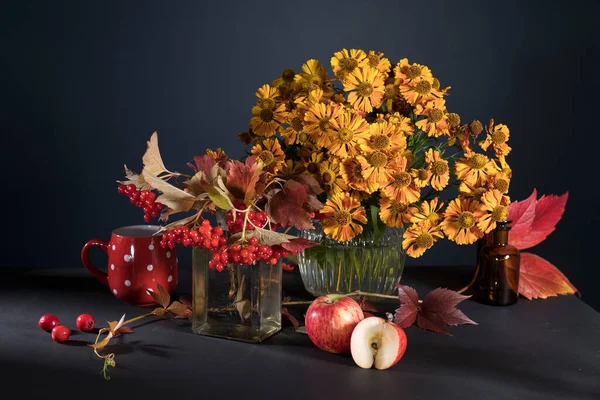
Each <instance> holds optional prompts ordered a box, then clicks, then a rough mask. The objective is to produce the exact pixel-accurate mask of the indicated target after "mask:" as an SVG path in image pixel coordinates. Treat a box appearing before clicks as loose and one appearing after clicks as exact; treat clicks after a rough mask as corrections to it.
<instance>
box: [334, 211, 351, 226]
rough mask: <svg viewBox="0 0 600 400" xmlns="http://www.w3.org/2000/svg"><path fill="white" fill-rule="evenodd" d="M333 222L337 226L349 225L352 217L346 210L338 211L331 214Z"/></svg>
mask: <svg viewBox="0 0 600 400" xmlns="http://www.w3.org/2000/svg"><path fill="white" fill-rule="evenodd" d="M333 220H334V221H335V223H336V224H338V225H339V226H346V225H350V222H352V215H350V212H348V211H346V210H339V211H336V212H334V213H333Z"/></svg>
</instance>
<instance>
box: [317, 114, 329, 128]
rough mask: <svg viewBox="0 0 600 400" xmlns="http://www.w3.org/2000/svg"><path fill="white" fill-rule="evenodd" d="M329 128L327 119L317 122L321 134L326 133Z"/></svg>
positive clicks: (326, 117) (325, 117)
mask: <svg viewBox="0 0 600 400" xmlns="http://www.w3.org/2000/svg"><path fill="white" fill-rule="evenodd" d="M330 128H331V124H330V123H329V117H328V116H324V117H323V118H321V119H320V120H319V129H320V130H321V131H323V132H327V131H328V130H329V129H330Z"/></svg>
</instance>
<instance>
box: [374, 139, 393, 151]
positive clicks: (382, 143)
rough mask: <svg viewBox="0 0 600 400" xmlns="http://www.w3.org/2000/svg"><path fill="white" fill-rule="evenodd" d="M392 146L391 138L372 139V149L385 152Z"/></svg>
mask: <svg viewBox="0 0 600 400" xmlns="http://www.w3.org/2000/svg"><path fill="white" fill-rule="evenodd" d="M389 145H390V138H389V137H387V136H386V135H374V136H372V137H371V147H373V148H374V149H377V150H383V149H385V148H387V147H388V146H389Z"/></svg>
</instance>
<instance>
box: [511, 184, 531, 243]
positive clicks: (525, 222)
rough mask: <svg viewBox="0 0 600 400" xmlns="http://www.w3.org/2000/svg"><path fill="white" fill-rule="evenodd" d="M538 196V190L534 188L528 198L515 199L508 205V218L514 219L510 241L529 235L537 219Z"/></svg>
mask: <svg viewBox="0 0 600 400" xmlns="http://www.w3.org/2000/svg"><path fill="white" fill-rule="evenodd" d="M536 197H537V191H536V190H535V189H533V193H531V196H529V197H528V198H527V199H525V200H522V201H513V202H512V203H511V204H510V205H509V206H508V219H509V220H511V221H512V223H511V229H510V232H509V234H508V235H509V241H512V240H513V238H520V237H523V236H525V235H527V233H528V232H529V230H530V229H531V224H532V223H533V220H534V219H535V205H536Z"/></svg>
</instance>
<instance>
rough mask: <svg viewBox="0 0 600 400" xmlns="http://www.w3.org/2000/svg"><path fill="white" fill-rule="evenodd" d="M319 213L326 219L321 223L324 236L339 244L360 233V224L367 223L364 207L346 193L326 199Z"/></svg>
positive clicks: (361, 229) (361, 228)
mask: <svg viewBox="0 0 600 400" xmlns="http://www.w3.org/2000/svg"><path fill="white" fill-rule="evenodd" d="M319 213H320V214H322V215H323V216H325V217H326V219H324V220H323V221H321V225H322V226H323V231H324V232H325V234H326V235H327V236H329V237H330V238H332V239H334V240H338V241H340V242H346V241H348V240H350V239H353V238H354V237H356V235H359V234H360V233H362V231H363V227H362V225H361V224H366V223H367V217H366V213H365V209H364V207H363V206H361V205H360V202H358V201H357V200H356V199H354V198H352V197H351V196H350V195H349V194H348V193H342V194H338V195H335V196H333V197H332V198H330V199H328V200H327V202H326V203H325V206H324V207H323V208H322V209H321V210H320V211H319Z"/></svg>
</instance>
